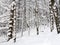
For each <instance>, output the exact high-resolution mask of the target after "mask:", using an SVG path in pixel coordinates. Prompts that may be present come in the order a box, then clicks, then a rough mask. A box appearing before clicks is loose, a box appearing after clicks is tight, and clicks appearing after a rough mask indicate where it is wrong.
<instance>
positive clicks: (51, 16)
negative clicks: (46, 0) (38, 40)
mask: <svg viewBox="0 0 60 45" xmlns="http://www.w3.org/2000/svg"><path fill="white" fill-rule="evenodd" d="M54 3H55V1H54V0H50V4H49V6H50V8H49V9H50V29H51V32H52V31H53V29H54V13H53V6H54Z"/></svg>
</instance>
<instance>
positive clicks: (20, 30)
mask: <svg viewBox="0 0 60 45" xmlns="http://www.w3.org/2000/svg"><path fill="white" fill-rule="evenodd" d="M59 33H60V0H0V40H1V41H0V43H1V42H2V43H3V42H9V41H10V40H13V42H14V43H16V42H18V41H17V39H18V38H22V37H24V36H25V35H28V37H31V36H32V35H35V36H36V40H37V38H41V37H38V36H42V35H44V36H45V34H46V35H47V34H51V36H53V34H56V35H59ZM44 36H43V37H44ZM54 36H55V35H54ZM47 37H49V35H48V36H47ZM57 37H58V36H57ZM25 38H27V36H26V37H25ZM32 38H33V36H32ZM32 38H31V39H32ZM42 39H45V38H42ZM49 39H50V37H49ZM51 39H52V38H51ZM19 40H20V39H19ZM32 40H33V39H32ZM19 42H21V41H19ZM26 42H27V41H26ZM37 42H38V41H37ZM57 42H58V41H57ZM1 45H2V44H1ZM16 45H17V43H16ZM18 45H19V44H18ZM20 45H24V44H20ZM26 45H28V44H26ZM32 45H34V44H32ZM37 45H38V44H37ZM42 45H43V44H42ZM47 45H48V44H47Z"/></svg>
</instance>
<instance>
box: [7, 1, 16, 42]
mask: <svg viewBox="0 0 60 45" xmlns="http://www.w3.org/2000/svg"><path fill="white" fill-rule="evenodd" d="M15 22H16V3H15V0H13V2H12V4H11V9H10V21H9V30H8V41H9V40H10V39H12V38H13V39H14V42H16V31H15Z"/></svg>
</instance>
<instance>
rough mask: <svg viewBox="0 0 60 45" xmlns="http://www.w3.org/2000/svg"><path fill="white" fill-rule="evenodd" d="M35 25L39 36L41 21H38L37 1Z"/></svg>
mask: <svg viewBox="0 0 60 45" xmlns="http://www.w3.org/2000/svg"><path fill="white" fill-rule="evenodd" d="M35 3H36V5H35V25H36V30H37V35H39V19H38V3H37V0H35Z"/></svg>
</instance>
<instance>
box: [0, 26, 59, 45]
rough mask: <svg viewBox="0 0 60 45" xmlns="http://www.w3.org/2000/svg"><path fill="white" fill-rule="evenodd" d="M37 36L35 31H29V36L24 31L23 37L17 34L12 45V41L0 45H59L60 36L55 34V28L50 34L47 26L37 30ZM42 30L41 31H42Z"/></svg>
mask: <svg viewBox="0 0 60 45" xmlns="http://www.w3.org/2000/svg"><path fill="white" fill-rule="evenodd" d="M39 29H40V31H39V35H36V29H35V28H33V29H30V36H29V35H28V31H25V32H24V33H23V34H24V35H23V37H21V36H20V35H21V33H17V36H16V37H17V41H16V42H15V43H14V42H13V39H11V40H10V41H9V42H2V43H1V42H0V45H60V34H57V33H56V28H55V29H54V30H53V32H50V28H49V26H43V27H40V28H39ZM42 30H43V31H42Z"/></svg>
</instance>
